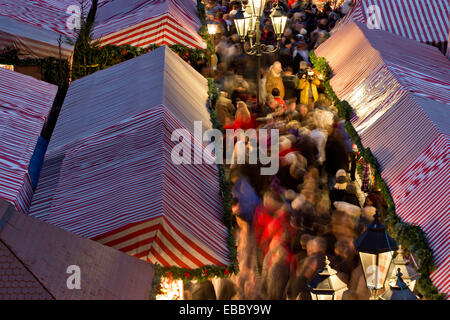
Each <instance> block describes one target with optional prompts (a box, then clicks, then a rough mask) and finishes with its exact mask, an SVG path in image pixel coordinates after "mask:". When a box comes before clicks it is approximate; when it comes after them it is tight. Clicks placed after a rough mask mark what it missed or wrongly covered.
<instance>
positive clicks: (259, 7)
mask: <svg viewBox="0 0 450 320" xmlns="http://www.w3.org/2000/svg"><path fill="white" fill-rule="evenodd" d="M266 1H267V0H248V4H247V6H249V7H250V12H251V13H252V15H254V16H257V17H261V16H262V15H263V12H264V7H265V6H266Z"/></svg>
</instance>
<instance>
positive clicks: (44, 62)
mask: <svg viewBox="0 0 450 320" xmlns="http://www.w3.org/2000/svg"><path fill="white" fill-rule="evenodd" d="M21 55H22V53H21V52H20V51H19V50H17V49H14V48H4V49H3V50H2V51H1V52H0V64H10V65H15V66H38V67H40V69H41V75H42V81H45V82H48V83H51V84H54V85H57V86H61V85H64V84H66V83H67V80H68V79H69V62H68V61H67V59H57V58H54V57H46V58H25V59H20V58H19V57H20V56H21Z"/></svg>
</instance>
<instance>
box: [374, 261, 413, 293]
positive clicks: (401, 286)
mask: <svg viewBox="0 0 450 320" xmlns="http://www.w3.org/2000/svg"><path fill="white" fill-rule="evenodd" d="M395 276H396V278H397V281H396V282H395V284H390V285H389V286H390V288H389V289H388V290H386V291H385V292H384V293H383V294H382V295H381V296H380V300H417V296H416V295H415V294H414V293H413V292H412V291H411V290H410V289H409V287H408V285H407V284H406V283H405V282H404V281H403V279H402V273H401V272H400V268H398V269H397V272H396V275H395Z"/></svg>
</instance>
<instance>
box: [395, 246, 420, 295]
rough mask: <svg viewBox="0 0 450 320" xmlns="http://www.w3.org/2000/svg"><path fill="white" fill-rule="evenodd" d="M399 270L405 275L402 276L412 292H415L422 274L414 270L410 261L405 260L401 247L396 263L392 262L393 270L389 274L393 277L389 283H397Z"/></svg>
mask: <svg viewBox="0 0 450 320" xmlns="http://www.w3.org/2000/svg"><path fill="white" fill-rule="evenodd" d="M398 269H399V270H400V272H401V273H402V275H403V276H402V279H403V281H404V282H405V283H406V284H407V285H408V287H409V289H410V290H411V291H414V288H415V286H416V280H417V279H419V278H420V273H418V272H417V271H416V269H414V268H413V266H411V264H410V263H409V259H406V258H405V255H404V254H403V249H402V247H401V246H399V249H398V251H397V256H396V257H395V259H394V261H392V266H391V270H390V271H389V274H390V275H391V278H390V279H389V283H393V284H395V283H396V281H397V271H396V270H398Z"/></svg>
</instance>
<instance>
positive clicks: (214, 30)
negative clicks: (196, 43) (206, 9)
mask: <svg viewBox="0 0 450 320" xmlns="http://www.w3.org/2000/svg"><path fill="white" fill-rule="evenodd" d="M206 26H207V27H208V33H209V35H210V36H214V35H215V34H216V33H217V23H215V22H214V21H210V22H208V24H207V25H206Z"/></svg>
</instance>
